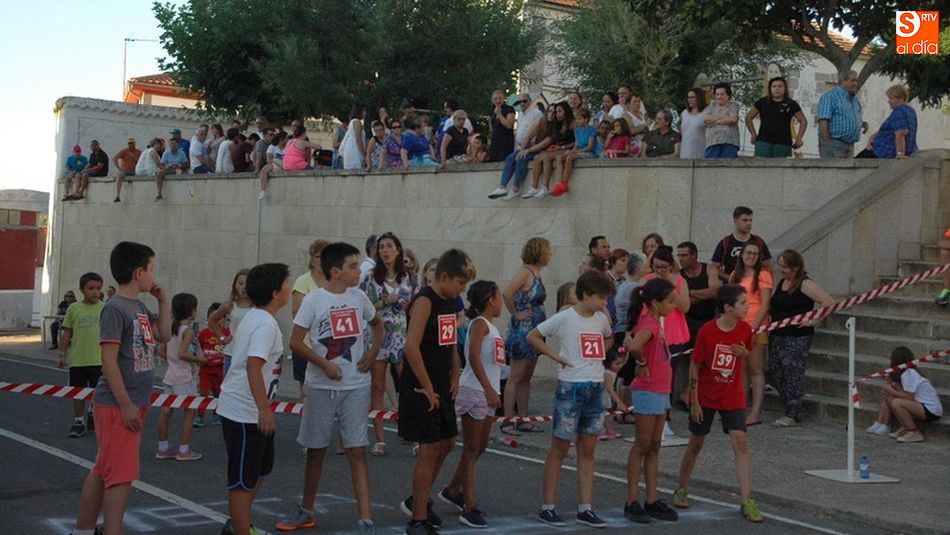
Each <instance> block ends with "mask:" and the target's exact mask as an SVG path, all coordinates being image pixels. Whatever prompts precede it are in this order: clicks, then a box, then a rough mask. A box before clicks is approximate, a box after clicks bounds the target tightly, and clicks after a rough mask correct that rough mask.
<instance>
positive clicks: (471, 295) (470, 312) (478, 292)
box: [465, 280, 498, 319]
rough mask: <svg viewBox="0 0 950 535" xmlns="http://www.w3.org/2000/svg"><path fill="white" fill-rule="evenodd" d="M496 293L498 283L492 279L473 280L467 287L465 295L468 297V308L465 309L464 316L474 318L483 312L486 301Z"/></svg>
mask: <svg viewBox="0 0 950 535" xmlns="http://www.w3.org/2000/svg"><path fill="white" fill-rule="evenodd" d="M497 293H498V285H497V284H495V283H494V282H492V281H485V280H480V281H475V282H474V283H473V284H472V285H471V286H470V287H469V288H468V293H467V294H466V297H468V303H469V305H468V308H466V309H465V316H466V317H467V318H468V319H475V318H477V317H478V316H479V315H480V314H482V313H483V312H485V307H487V306H488V301H490V300H491V298H492V297H495V294H497Z"/></svg>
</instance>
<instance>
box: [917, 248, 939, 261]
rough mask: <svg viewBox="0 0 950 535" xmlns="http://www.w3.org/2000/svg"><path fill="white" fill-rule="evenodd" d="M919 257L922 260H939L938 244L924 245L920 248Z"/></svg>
mask: <svg viewBox="0 0 950 535" xmlns="http://www.w3.org/2000/svg"><path fill="white" fill-rule="evenodd" d="M920 259H921V260H923V261H924V262H940V246H938V245H924V246H923V247H921V248H920Z"/></svg>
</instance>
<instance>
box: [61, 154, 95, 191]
mask: <svg viewBox="0 0 950 535" xmlns="http://www.w3.org/2000/svg"><path fill="white" fill-rule="evenodd" d="M87 165H89V158H86V157H85V156H83V155H82V147H81V146H79V145H73V153H72V154H70V155H69V157H68V158H66V170H65V172H64V173H63V180H65V181H66V185H65V187H64V188H63V191H64V193H63V200H64V201H68V200H70V199H71V198H72V194H71V193H70V192H71V191H72V189H73V179H76V184H77V187H78V184H79V181H80V179H81V178H82V172H83V171H85V170H86V166H87Z"/></svg>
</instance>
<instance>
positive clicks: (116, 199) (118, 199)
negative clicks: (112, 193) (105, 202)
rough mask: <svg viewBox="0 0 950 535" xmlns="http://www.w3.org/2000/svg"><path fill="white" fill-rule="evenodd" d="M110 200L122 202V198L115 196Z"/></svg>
mask: <svg viewBox="0 0 950 535" xmlns="http://www.w3.org/2000/svg"><path fill="white" fill-rule="evenodd" d="M112 202H122V199H120V198H118V197H116V198H115V199H112Z"/></svg>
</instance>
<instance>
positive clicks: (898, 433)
mask: <svg viewBox="0 0 950 535" xmlns="http://www.w3.org/2000/svg"><path fill="white" fill-rule="evenodd" d="M903 434H904V428H903V427H898V428H897V431H891V432H890V433H888V434H887V436H889V437H891V438H900V436H901V435H903Z"/></svg>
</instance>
